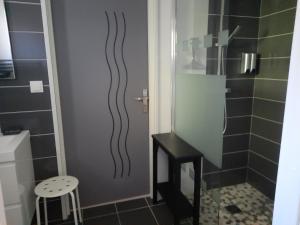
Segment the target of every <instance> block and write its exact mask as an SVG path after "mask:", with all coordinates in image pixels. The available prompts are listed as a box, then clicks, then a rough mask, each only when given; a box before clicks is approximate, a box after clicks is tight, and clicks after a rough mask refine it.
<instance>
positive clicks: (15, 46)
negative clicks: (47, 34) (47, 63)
mask: <svg viewBox="0 0 300 225" xmlns="http://www.w3.org/2000/svg"><path fill="white" fill-rule="evenodd" d="M9 4H12V3H9ZM10 40H11V48H12V54H13V58H14V59H45V58H46V53H45V42H44V34H41V33H21V32H12V33H10Z"/></svg>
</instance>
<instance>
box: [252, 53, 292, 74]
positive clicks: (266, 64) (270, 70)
mask: <svg viewBox="0 0 300 225" xmlns="http://www.w3.org/2000/svg"><path fill="white" fill-rule="evenodd" d="M289 66H290V58H285V59H282V58H280V59H276V58H270V59H261V60H260V61H259V74H258V75H257V76H256V77H257V78H272V79H287V78H288V72H289Z"/></svg>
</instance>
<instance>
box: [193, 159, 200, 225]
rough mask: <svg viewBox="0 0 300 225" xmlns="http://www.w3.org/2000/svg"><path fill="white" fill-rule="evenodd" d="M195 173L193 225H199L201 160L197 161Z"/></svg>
mask: <svg viewBox="0 0 300 225" xmlns="http://www.w3.org/2000/svg"><path fill="white" fill-rule="evenodd" d="M193 164H194V171H195V173H194V174H195V179H194V207H193V225H199V216H200V215H199V213H200V188H201V159H199V160H195V161H194V162H193Z"/></svg>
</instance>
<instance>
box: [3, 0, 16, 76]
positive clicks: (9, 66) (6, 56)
mask: <svg viewBox="0 0 300 225" xmlns="http://www.w3.org/2000/svg"><path fill="white" fill-rule="evenodd" d="M0 34H1V35H0V79H15V72H14V63H13V59H12V53H11V45H10V38H9V32H8V24H7V18H6V12H5V6H4V1H3V0H0Z"/></svg>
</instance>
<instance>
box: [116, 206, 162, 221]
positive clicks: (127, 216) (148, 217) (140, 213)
mask: <svg viewBox="0 0 300 225" xmlns="http://www.w3.org/2000/svg"><path fill="white" fill-rule="evenodd" d="M119 217H120V220H121V224H122V225H157V224H156V221H155V219H154V217H153V215H152V213H151V211H150V209H149V208H144V209H138V210H135V211H130V212H123V213H120V214H119ZM162 225H163V224H162Z"/></svg>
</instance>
